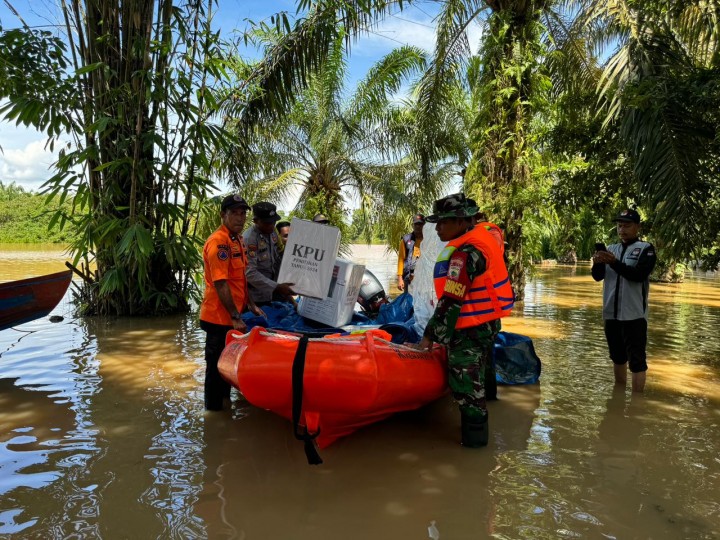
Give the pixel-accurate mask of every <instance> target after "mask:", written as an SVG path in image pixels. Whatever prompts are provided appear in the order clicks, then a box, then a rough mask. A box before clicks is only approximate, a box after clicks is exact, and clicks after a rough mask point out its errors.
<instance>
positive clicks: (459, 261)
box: [418, 193, 514, 448]
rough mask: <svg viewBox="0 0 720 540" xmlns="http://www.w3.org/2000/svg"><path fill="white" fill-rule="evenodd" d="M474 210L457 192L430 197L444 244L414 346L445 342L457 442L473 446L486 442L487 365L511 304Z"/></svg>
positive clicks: (498, 261)
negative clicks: (429, 306) (432, 301)
mask: <svg viewBox="0 0 720 540" xmlns="http://www.w3.org/2000/svg"><path fill="white" fill-rule="evenodd" d="M477 211H478V209H477V207H476V206H475V204H474V203H473V204H470V203H469V202H468V200H467V199H466V198H465V195H464V194H462V193H456V194H454V195H449V196H447V197H445V198H443V199H439V200H437V201H435V203H434V205H433V214H432V215H431V216H428V217H427V221H428V222H430V223H436V225H435V230H436V231H437V233H438V236H439V237H440V240H442V241H444V242H448V244H447V246H446V247H445V249H443V251H442V252H441V253H440V255H439V256H438V259H437V262H436V263H435V270H434V277H435V291H436V293H437V296H438V304H437V307H436V308H435V312H434V313H433V316H432V317H431V318H430V321H428V324H427V327H426V328H425V333H424V336H423V338H422V341H420V344H419V345H418V347H419V348H421V349H430V348H431V347H432V344H433V342H436V343H440V344H442V345H446V346H447V351H448V384H449V386H450V389H451V390H452V393H453V397H454V398H455V399H456V400H457V402H458V405H459V406H460V419H461V432H462V444H463V446H468V447H472V448H477V447H480V446H486V445H487V443H488V439H489V429H488V414H487V407H486V402H485V373H486V367H487V366H488V363H489V362H492V356H491V355H492V349H493V344H494V342H495V336H496V335H497V333H498V332H499V331H500V318H501V317H505V316H506V315H510V311H511V310H512V307H513V305H514V295H513V291H512V288H511V286H510V280H509V278H508V272H507V267H506V266H505V261H504V260H503V250H502V247H501V244H499V243H498V241H497V239H496V238H495V237H494V236H493V235H492V234H491V233H490V232H489V231H488V230H487V229H486V228H485V227H482V226H477V227H476V226H474V225H473V222H472V218H473V216H474V215H475V214H476V213H477Z"/></svg>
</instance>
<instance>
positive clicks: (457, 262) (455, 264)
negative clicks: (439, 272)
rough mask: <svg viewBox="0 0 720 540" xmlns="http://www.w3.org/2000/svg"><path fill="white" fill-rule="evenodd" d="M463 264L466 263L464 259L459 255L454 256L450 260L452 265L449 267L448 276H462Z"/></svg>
mask: <svg viewBox="0 0 720 540" xmlns="http://www.w3.org/2000/svg"><path fill="white" fill-rule="evenodd" d="M463 266H465V263H464V261H463V260H462V259H460V258H459V257H453V259H452V260H451V261H450V267H449V268H448V273H447V275H448V277H449V278H450V279H458V278H459V277H460V272H461V271H462V269H463Z"/></svg>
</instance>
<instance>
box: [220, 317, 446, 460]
mask: <svg viewBox="0 0 720 540" xmlns="http://www.w3.org/2000/svg"><path fill="white" fill-rule="evenodd" d="M390 338H391V336H390V334H388V333H387V332H385V331H383V330H378V329H372V330H368V331H367V332H366V333H364V334H357V335H349V336H340V335H338V334H333V335H330V336H325V337H322V338H307V337H303V336H300V335H298V334H293V333H288V332H282V331H276V330H266V329H265V328H260V327H255V328H253V329H252V330H251V331H250V332H249V333H247V334H244V335H241V334H239V333H237V332H229V333H228V337H227V341H226V347H225V350H224V351H223V353H222V356H221V357H220V362H219V364H218V367H219V370H220V373H221V374H222V376H223V377H224V378H225V379H226V380H227V381H228V382H229V383H230V384H231V385H233V386H234V387H235V388H237V389H238V390H240V392H242V394H243V396H245V399H247V400H248V401H249V402H250V403H251V404H253V405H255V406H256V407H261V408H263V409H268V410H270V411H273V412H275V413H277V414H279V415H281V416H284V417H285V418H288V419H290V420H293V423H294V425H295V431H296V432H295V435H296V436H297V437H298V438H300V439H304V440H305V442H306V451H307V450H308V440H309V439H314V440H315V442H317V444H318V446H319V447H320V448H324V447H326V446H328V445H330V444H332V443H333V442H334V441H336V440H337V439H338V438H340V437H343V436H345V435H348V434H350V433H352V432H353V431H355V430H356V429H358V428H360V427H362V426H366V425H368V424H371V423H373V422H377V421H379V420H382V419H384V418H387V417H388V416H390V415H391V414H393V413H396V412H400V411H407V410H412V409H417V408H419V407H422V406H423V405H425V404H427V403H430V402H432V401H434V400H436V399H438V398H440V397H441V396H442V395H443V394H444V393H445V391H446V388H447V360H446V356H445V349H444V348H442V347H437V346H436V347H435V348H434V349H433V350H432V351H430V352H425V351H418V350H416V349H413V348H410V347H406V346H404V345H397V344H394V343H391V342H390ZM299 428H300V429H301V430H302V431H301V432H300V433H299V432H298V429H299ZM308 459H310V456H309V455H308Z"/></svg>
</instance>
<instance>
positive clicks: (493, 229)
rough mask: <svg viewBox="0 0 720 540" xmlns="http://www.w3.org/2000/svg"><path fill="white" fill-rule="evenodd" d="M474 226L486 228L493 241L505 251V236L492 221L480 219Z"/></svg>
mask: <svg viewBox="0 0 720 540" xmlns="http://www.w3.org/2000/svg"><path fill="white" fill-rule="evenodd" d="M475 226H476V227H482V228H484V229H485V230H487V231H488V232H489V233H490V234H491V235H492V236H493V237H494V238H495V241H496V242H497V243H498V244H499V245H500V249H501V250H502V252H503V253H505V237H504V236H503V232H502V229H500V227H498V226H497V225H495V224H494V223H490V222H489V221H481V222H479V223H478V224H477V225H475Z"/></svg>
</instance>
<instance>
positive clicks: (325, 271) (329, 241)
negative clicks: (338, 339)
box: [277, 218, 340, 298]
mask: <svg viewBox="0 0 720 540" xmlns="http://www.w3.org/2000/svg"><path fill="white" fill-rule="evenodd" d="M338 249H340V229H338V228H337V227H331V226H330V225H322V224H321V223H313V222H312V221H307V220H305V219H298V218H293V219H292V222H291V223H290V236H288V239H287V242H286V244H285V251H284V252H283V258H282V263H281V264H280V273H279V274H278V278H277V282H278V283H294V284H295V285H293V287H292V289H293V291H295V292H296V293H298V294H300V295H303V296H311V297H313V298H325V297H326V296H327V292H328V288H329V287H330V280H331V279H332V273H333V267H334V266H335V259H336V258H337V253H338Z"/></svg>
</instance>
